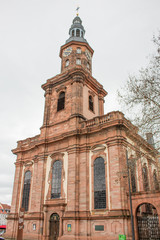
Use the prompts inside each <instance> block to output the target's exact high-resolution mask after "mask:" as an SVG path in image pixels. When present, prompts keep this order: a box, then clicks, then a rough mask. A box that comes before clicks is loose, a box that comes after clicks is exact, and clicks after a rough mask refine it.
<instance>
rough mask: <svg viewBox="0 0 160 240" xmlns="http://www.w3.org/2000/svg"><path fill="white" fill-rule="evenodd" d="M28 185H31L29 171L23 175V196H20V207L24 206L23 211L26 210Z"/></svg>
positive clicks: (28, 192)
mask: <svg viewBox="0 0 160 240" xmlns="http://www.w3.org/2000/svg"><path fill="white" fill-rule="evenodd" d="M30 185H31V172H30V171H27V172H26V173H25V175H24V186H23V198H22V208H24V210H25V211H28V205H29V194H30Z"/></svg>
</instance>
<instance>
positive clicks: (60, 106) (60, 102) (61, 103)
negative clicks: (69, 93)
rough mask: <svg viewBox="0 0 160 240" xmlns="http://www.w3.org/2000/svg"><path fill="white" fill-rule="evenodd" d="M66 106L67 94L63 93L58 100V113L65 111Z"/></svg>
mask: <svg viewBox="0 0 160 240" xmlns="http://www.w3.org/2000/svg"><path fill="white" fill-rule="evenodd" d="M64 104H65V92H61V93H60V94H59V98H58V105H57V111H60V110H62V109H64Z"/></svg>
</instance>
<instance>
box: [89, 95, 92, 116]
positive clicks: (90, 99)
mask: <svg viewBox="0 0 160 240" xmlns="http://www.w3.org/2000/svg"><path fill="white" fill-rule="evenodd" d="M89 109H90V110H91V111H92V112H93V98H92V96H91V95H90V96H89Z"/></svg>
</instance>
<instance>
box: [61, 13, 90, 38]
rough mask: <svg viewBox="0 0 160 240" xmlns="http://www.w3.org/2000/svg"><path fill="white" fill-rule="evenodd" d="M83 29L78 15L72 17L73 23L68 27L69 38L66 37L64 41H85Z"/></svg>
mask: <svg viewBox="0 0 160 240" xmlns="http://www.w3.org/2000/svg"><path fill="white" fill-rule="evenodd" d="M84 34H85V30H84V27H83V25H82V20H81V19H80V17H79V16H76V17H75V18H74V19H73V24H72V26H71V27H70V29H69V35H70V37H69V39H67V41H66V43H68V42H71V41H77V42H87V41H86V39H84Z"/></svg>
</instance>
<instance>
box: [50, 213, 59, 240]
mask: <svg viewBox="0 0 160 240" xmlns="http://www.w3.org/2000/svg"><path fill="white" fill-rule="evenodd" d="M58 236H59V215H58V214H56V213H53V214H52V215H51V217H50V230H49V240H57V239H58Z"/></svg>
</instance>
